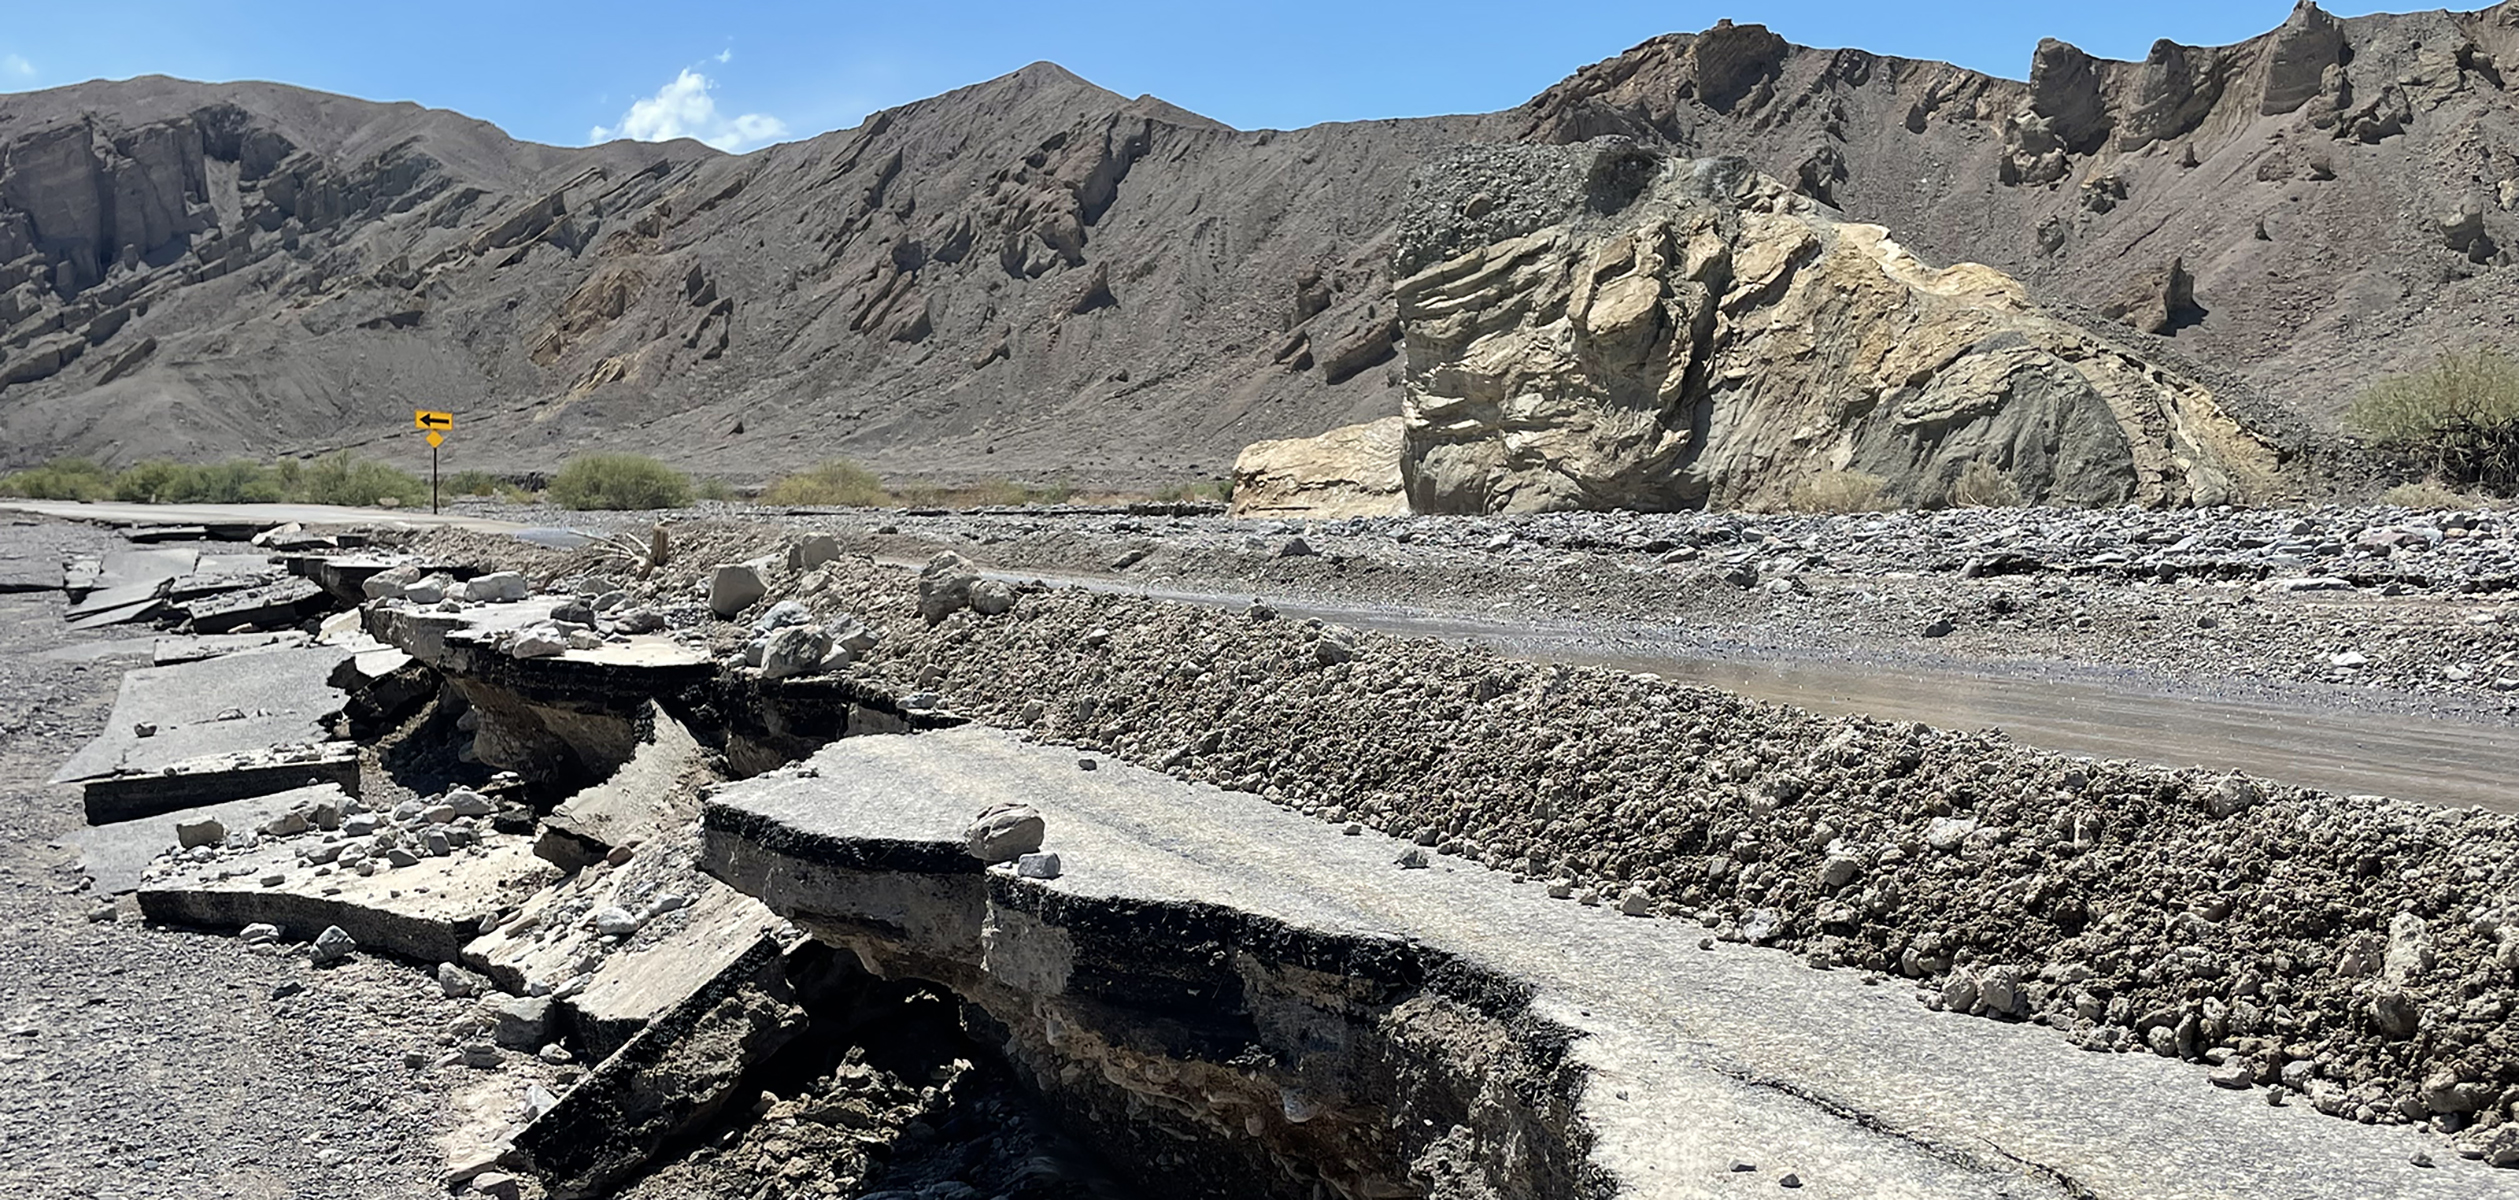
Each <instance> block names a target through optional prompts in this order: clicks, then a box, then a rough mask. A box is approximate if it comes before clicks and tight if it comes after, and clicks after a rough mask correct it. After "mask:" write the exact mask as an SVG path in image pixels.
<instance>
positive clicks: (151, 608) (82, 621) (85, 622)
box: [70, 595, 166, 629]
mask: <svg viewBox="0 0 2519 1200" xmlns="http://www.w3.org/2000/svg"><path fill="white" fill-rule="evenodd" d="M165 608H166V601H165V599H164V598H163V597H160V596H155V595H152V596H149V597H148V598H147V599H144V600H135V601H133V602H131V603H129V604H123V605H118V606H116V607H113V608H105V609H97V610H94V611H91V612H89V613H87V614H86V615H84V616H79V617H73V618H71V619H70V628H72V629H103V628H105V627H106V626H108V625H128V624H130V623H131V622H133V621H145V620H147V619H149V618H150V617H153V616H156V615H157V614H158V613H160V612H162V611H164V610H165Z"/></svg>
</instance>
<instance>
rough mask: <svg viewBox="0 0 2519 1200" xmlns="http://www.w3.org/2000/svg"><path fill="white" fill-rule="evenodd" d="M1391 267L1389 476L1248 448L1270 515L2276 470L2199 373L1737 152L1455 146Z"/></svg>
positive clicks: (1607, 142)
mask: <svg viewBox="0 0 2519 1200" xmlns="http://www.w3.org/2000/svg"><path fill="white" fill-rule="evenodd" d="M1495 195H1510V196H1512V197H1514V202H1513V204H1511V205H1508V206H1497V205H1494V204H1493V203H1491V202H1490V200H1489V197H1492V196H1495ZM1398 260H1399V262H1400V264H1401V266H1402V268H1403V269H1408V268H1412V267H1413V268H1416V269H1415V270H1413V272H1412V273H1410V274H1407V275H1406V276H1404V277H1403V278H1402V279H1401V280H1400V281H1399V284H1398V285H1397V290H1398V303H1399V315H1400V323H1401V329H1402V331H1403V333H1404V334H1405V337H1406V340H1407V350H1408V389H1409V391H1408V401H1407V411H1406V419H1405V422H1404V434H1405V436H1404V441H1403V444H1402V445H1401V446H1399V447H1396V449H1397V451H1398V457H1397V459H1396V461H1392V460H1388V459H1385V460H1382V461H1381V463H1378V464H1377V463H1376V462H1375V460H1374V459H1373V458H1372V456H1373V455H1375V454H1388V453H1389V452H1390V451H1391V450H1392V449H1394V448H1393V447H1390V446H1388V445H1387V444H1384V443H1377V442H1375V441H1373V440H1372V439H1371V438H1369V437H1366V436H1363V434H1362V431H1361V430H1354V431H1336V432H1333V433H1332V434H1329V435H1325V437H1323V438H1321V439H1314V440H1313V441H1311V442H1308V443H1302V444H1300V451H1299V452H1298V451H1297V450H1295V449H1291V448H1289V444H1288V443H1282V442H1279V443H1268V444H1266V445H1265V446H1264V447H1254V448H1253V451H1252V452H1251V453H1250V454H1248V455H1246V457H1245V460H1244V461H1245V470H1244V472H1243V477H1244V479H1245V481H1246V482H1247V483H1248V484H1250V485H1252V486H1253V487H1254V488H1255V489H1261V488H1264V489H1265V494H1266V496H1267V497H1268V503H1272V504H1276V503H1285V501H1283V500H1280V497H1286V498H1301V497H1305V496H1307V495H1310V496H1323V497H1329V499H1325V500H1318V501H1315V503H1317V504H1319V506H1320V508H1321V510H1322V511H1324V512H1343V511H1345V510H1346V508H1347V507H1348V506H1349V501H1350V499H1351V498H1352V499H1353V500H1355V501H1369V499H1370V496H1369V494H1367V493H1364V492H1362V491H1360V490H1357V489H1353V488H1350V487H1345V486H1342V483H1343V481H1345V480H1350V479H1357V478H1371V477H1373V476H1372V472H1373V471H1374V470H1376V469H1377V467H1379V466H1384V465H1387V467H1389V468H1394V469H1395V470H1396V472H1397V473H1398V474H1400V475H1401V476H1402V477H1403V478H1404V479H1405V486H1406V492H1407V500H1408V504H1409V507H1410V508H1411V509H1413V510H1414V511H1417V512H1424V513H1447V512H1448V513H1460V512H1542V511H1552V510H1566V509H1589V508H1627V509H1639V510H1657V509H1674V508H1694V507H1704V506H1717V507H1781V506H1786V505H1791V504H1795V503H1797V502H1802V501H1803V500H1804V499H1805V497H1806V494H1807V493H1808V492H1809V491H1810V490H1811V489H1813V488H1814V487H1825V486H1827V485H1828V484H1829V483H1830V481H1831V480H1832V478H1843V479H1859V480H1861V481H1862V484H1861V485H1862V486H1863V487H1864V488H1866V489H1867V490H1876V492H1877V495H1876V498H1877V500H1879V501H1880V502H1884V503H1892V504H1905V505H1939V504H1947V503H1952V502H1955V501H1959V500H1962V499H1964V498H1965V497H1963V496H1962V495H1961V491H1962V488H1963V481H1966V484H1967V486H1973V487H1977V488H1980V489H1992V490H1996V491H1999V492H2001V493H2002V494H2003V495H2005V496H2006V497H2007V498H2008V497H2017V498H2018V499H2020V500H2024V501H2028V502H2031V503H2063V504H2114V503H2121V502H2128V501H2132V502H2138V503H2143V504H2151V505H2161V504H2217V503H2224V502H2229V501H2235V500H2242V499H2246V498H2248V497H2249V496H2250V495H2252V494H2262V493H2263V491H2264V490H2265V487H2266V485H2267V484H2268V482H2269V481H2270V479H2271V477H2272V475H2273V472H2274V468H2275V465H2276V461H2277V455H2276V454H2275V452H2274V451H2272V450H2271V449H2270V448H2268V447H2267V446H2266V445H2264V444H2263V443H2262V442H2260V441H2259V440H2258V439H2257V438H2255V437H2254V436H2252V435H2250V434H2248V433H2247V432H2245V431H2244V430H2243V429H2242V428H2241V426H2240V425H2239V424H2238V423H2237V422H2236V421H2234V420H2232V419H2231V418H2230V417H2229V416H2228V415H2227V414H2225V413H2224V412H2223V411H2222V409H2221V408H2220V406H2219V405H2218V404H2217V403H2216V402H2215V399H2214V396H2213V393H2212V390H2211V389H2210V388H2209V387H2207V386H2205V385H2204V384H2202V383H2200V382H2198V381H2196V380H2194V379H2192V378H2188V377H2186V376H2184V375H2182V374H2180V373H2179V372H2177V371H2176V370H2174V369H2171V368H2167V367H2164V366H2163V365H2162V364H2160V363H2157V362H2154V361H2152V360H2150V359H2149V358H2147V357H2145V356H2144V354H2143V353H2141V352H2140V351H2139V350H2137V349H2134V348H2132V347H2130V346H2128V345H2126V344H2124V343H2123V342H2121V341H2119V340H2117V339H2114V338H2111V337H2109V336H2107V335H2104V334H2101V333H2099V332H2097V331H2095V330H2093V329H2089V328H2085V327H2083V326H2080V325H2076V324H2073V323H2071V322H2068V321H2065V320H2062V319H2059V318H2058V317H2056V316H2054V315H2052V314H2050V313H2047V312H2045V311H2043V310H2041V309H2039V308H2038V307H2037V306H2035V305H2033V304H2032V303H2030V302H2029V300H2028V298H2027V295H2026V293H2025V292H2024V290H2023V289H2022V287H2021V285H2020V284H2019V283H2018V282H2017V281H2015V280H2013V279H2011V278H2010V277H2008V276H2005V275H2004V274H2002V273H2001V272H1998V271H1995V270H1992V269H1991V268H1987V267H1983V266H1979V265H1977V264H1973V263H1963V264H1961V265H1958V266H1955V267H1951V268H1948V269H1941V270H1937V269H1934V268H1932V267H1929V266H1927V265H1925V264H1924V263H1922V262H1920V261H1919V260H1918V259H1917V258H1916V257H1915V256H1914V255H1913V254H1911V253H1909V252H1908V251H1907V250H1905V249H1904V248H1903V247H1901V246H1899V245H1898V243H1897V242H1896V241H1894V240H1892V239H1891V238H1890V237H1889V235H1888V232H1887V231H1886V230H1883V229H1882V228H1881V227H1879V226H1877V225H1866V224H1861V223H1856V222H1849V221H1844V220H1842V219H1840V217H1839V216H1838V215H1837V214H1836V213H1834V212H1832V211H1830V210H1829V209H1827V208H1826V207H1824V206H1822V205H1820V204H1818V203H1817V202H1816V201H1813V200H1810V199H1809V198H1807V197H1804V196H1800V195H1797V194H1795V193H1793V192H1792V191H1790V190H1789V189H1787V188H1786V187H1785V186H1784V185H1783V184H1781V183H1779V182H1777V181H1776V180H1773V179H1769V178H1766V177H1764V176H1760V175H1758V174H1756V173H1754V172H1752V171H1751V170H1750V169H1749V167H1748V165H1747V164H1746V163H1744V162H1742V161H1741V160H1738V159H1700V160H1693V161H1692V160H1688V159H1677V158H1666V157H1664V156H1662V155H1659V154H1656V153H1653V152H1651V151H1648V150H1645V149H1642V148H1640V147H1637V146H1635V145H1634V144H1632V143H1629V142H1626V141H1624V140H1623V139H1615V138H1608V139H1602V140H1600V141H1597V142H1594V143H1590V144H1587V145H1584V146H1578V147H1562V148H1541V147H1523V148H1513V149H1502V148H1499V149H1492V150H1483V151H1474V152H1468V153H1465V154H1464V155H1462V156H1461V157H1460V158H1458V159H1455V160H1453V161H1451V162H1448V163H1445V164H1443V165H1442V166H1440V167H1438V168H1436V169H1434V170H1432V171H1430V172H1429V173H1428V175H1427V176H1426V177H1425V178H1424V179H1423V180H1422V181H1421V184H1420V188H1419V192H1418V197H1417V201H1416V203H1415V205H1414V206H1413V207H1412V209H1411V210H1410V212H1409V213H1408V215H1407V216H1406V218H1404V220H1403V222H1402V225H1401V236H1400V245H1399V251H1398ZM1307 465H1308V466H1309V467H1310V468H1311V470H1312V474H1311V475H1310V476H1309V477H1306V478H1293V477H1292V476H1296V475H1298V474H1299V473H1300V472H1301V471H1302V470H1303V469H1304V467H1305V466H1307ZM1241 504H1242V505H1243V508H1244V511H1260V507H1259V501H1258V500H1257V499H1256V498H1245V499H1243V500H1242V501H1241Z"/></svg>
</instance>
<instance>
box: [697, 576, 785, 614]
mask: <svg viewBox="0 0 2519 1200" xmlns="http://www.w3.org/2000/svg"><path fill="white" fill-rule="evenodd" d="M769 590H770V589H769V587H768V586H767V585H765V584H763V583H762V582H761V573H760V572H758V571H755V570H753V569H752V567H751V566H749V565H747V564H744V563H731V564H728V565H726V566H722V567H719V568H717V570H715V571H714V572H711V573H710V575H709V581H708V607H709V611H710V612H713V613H716V614H717V615H718V616H720V617H725V618H728V619H732V618H733V617H734V616H735V614H737V613H740V612H742V611H743V610H745V609H747V608H750V607H752V605H753V603H754V602H755V601H758V600H759V599H760V598H761V597H763V596H765V595H768V594H769Z"/></svg>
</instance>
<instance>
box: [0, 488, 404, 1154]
mask: <svg viewBox="0 0 2519 1200" xmlns="http://www.w3.org/2000/svg"><path fill="white" fill-rule="evenodd" d="M4 535H5V536H6V537H7V538H8V539H9V541H10V544H11V546H12V547H13V548H18V549H26V548H29V547H30V546H31V547H34V548H37V549H39V550H46V551H49V550H55V549H58V550H61V551H72V550H76V551H84V552H91V553H92V552H95V551H97V550H101V549H104V548H105V547H106V545H107V544H108V542H109V541H111V540H112V539H111V538H110V536H109V535H106V534H104V533H102V532H101V531H97V530H93V529H90V528H87V527H84V526H76V525H55V524H45V525H34V526H29V525H12V526H9V527H7V528H6V529H5V531H4ZM62 603H63V602H62V599H61V596H60V594H59V593H39V594H34V595H15V596H0V828H6V829H7V830H8V831H9V832H8V836H7V837H6V838H5V839H0V930H5V933H4V934H0V937H4V938H5V945H6V955H5V958H4V959H0V1022H5V1025H6V1028H5V1029H0V1096H5V1097H7V1100H6V1102H5V1103H0V1183H5V1184H6V1185H7V1186H8V1187H9V1190H11V1191H12V1192H14V1193H15V1194H17V1195H22V1196H28V1197H47V1198H49V1197H65V1198H67V1197H96V1198H98V1200H111V1198H120V1197H133V1198H137V1197H177V1196H183V1197H224V1196H257V1197H260V1196H271V1197H278V1196H291V1197H308V1198H314V1197H336V1196H337V1197H343V1198H345V1200H349V1198H356V1197H386V1196H411V1197H418V1196H428V1195H442V1194H443V1193H444V1189H443V1188H442V1187H441V1186H440V1185H439V1181H438V1178H437V1176H438V1172H439V1170H440V1168H441V1165H442V1163H443V1154H442V1152H441V1151H440V1150H439V1148H438V1146H437V1145H436V1138H437V1134H438V1125H439V1122H440V1121H441V1119H442V1115H443V1114H444V1112H445V1111H446V1110H447V1107H448V1093H449V1090H450V1083H451V1082H452V1081H450V1080H448V1079H446V1078H445V1077H442V1076H439V1075H437V1074H435V1073H430V1072H415V1071H413V1070H411V1069H409V1068H407V1067H406V1066H405V1065H404V1063H403V1055H404V1053H405V1052H406V1051H410V1050H420V1049H429V1050H433V1049H435V1047H434V1044H433V1042H432V1040H431V1039H430V1038H429V1036H428V1033H427V1031H428V1030H429V1029H430V1028H431V1026H432V1025H434V1024H436V1023H438V1022H439V1021H440V1020H442V1019H443V1017H444V1016H445V1015H446V1005H447V1001H446V1000H445V999H444V998H443V997H442V996H441V995H440V994H439V992H438V989H437V986H436V984H435V983H434V982H432V981H431V980H430V979H429V978H428V976H427V975H425V974H424V973H422V972H421V971H420V970H419V969H418V968H416V967H410V966H405V965H402V964H398V963H394V962H391V961H388V960H384V959H378V958H371V957H365V956H362V957H360V958H358V959H356V960H354V961H352V962H350V963H347V964H344V965H343V966H340V967H337V968H333V969H330V970H323V971H317V970H315V969H313V968H312V967H310V966H308V965H307V962H306V961H305V960H304V959H303V958H302V957H298V958H291V957H282V956H276V955H273V956H265V955H261V954H256V953H254V952H253V951H252V950H251V949H250V948H248V947H247V946H245V945H244V944H242V943H240V942H238V941H235V940H233V939H230V938H226V937H217V936H210V935H204V934H193V933H181V932H172V931H166V930H158V929H151V928H148V927H146V926H144V925H142V924H141V923H140V921H139V918H138V913H137V912H136V911H134V910H132V909H131V907H130V905H129V902H128V901H126V902H125V903H124V905H123V906H122V907H121V908H120V909H107V910H105V911H101V912H100V911H99V909H100V906H99V904H98V903H97V901H96V900H95V899H94V898H93V897H92V896H90V895H87V894H85V889H84V880H83V879H82V878H81V876H80V875H79V873H78V872H77V870H76V869H75V868H76V863H77V852H76V851H75V850H73V849H70V848H68V846H67V844H66V842H65V841H64V840H63V839H64V838H65V837H66V836H67V835H69V834H71V833H72V832H73V831H74V830H76V829H77V828H78V827H79V825H80V815H79V811H80V810H79V804H78V798H77V789H75V788H67V787H47V786H44V785H43V784H42V783H41V782H40V781H41V780H42V779H43V778H44V777H45V776H47V775H49V774H51V773H52V771H53V769H54V768H55V767H58V766H59V765H61V761H62V760H63V759H65V758H67V757H69V755H70V753H71V752H72V751H73V750H75V749H77V748H78V747H79V745H81V744H82V743H84V742H85V741H86V740H87V739H88V738H90V737H92V736H94V735H95V733H96V732H97V730H98V729H99V728H100V727H101V726H102V725H103V724H104V721H105V717H106V714H107V712H108V710H109V709H110V708H111V705H112V702H113V697H114V687H115V683H116V681H117V680H118V679H119V678H120V675H121V671H122V668H124V667H126V666H132V665H144V664H145V661H146V657H145V656H146V649H145V643H143V646H142V650H141V655H140V656H139V657H137V658H134V657H127V656H125V657H100V658H95V659H93V660H92V661H78V660H77V659H76V658H75V657H73V656H72V655H59V656H48V653H49V652H56V651H64V650H69V651H73V652H75V651H76V650H77V649H78V648H79V647H81V646H82V645H90V644H94V643H100V642H107V641H111V640H114V639H116V638H129V637H130V636H131V633H130V631H127V630H126V631H119V632H117V631H112V630H106V631H98V632H91V633H73V632H70V631H68V630H66V629H65V627H64V625H63V623H62V621H61V618H60V613H61V608H62ZM108 913H110V914H111V915H110V917H108V915H107V914H108Z"/></svg>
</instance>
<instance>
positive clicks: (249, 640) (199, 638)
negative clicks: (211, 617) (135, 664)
mask: <svg viewBox="0 0 2519 1200" xmlns="http://www.w3.org/2000/svg"><path fill="white" fill-rule="evenodd" d="M307 642H308V638H307V636H306V635H305V634H303V633H299V632H297V631H295V630H279V631H275V632H271V633H196V634H175V635H172V636H169V637H162V638H158V639H155V640H154V641H152V642H150V643H149V665H150V666H153V667H171V666H175V665H177V664H179V663H188V662H200V661H201V660H202V659H205V658H218V657H220V656H222V655H228V654H240V653H243V652H245V651H249V650H269V649H275V648H277V649H288V648H291V647H296V646H303V645H306V644H307Z"/></svg>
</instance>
